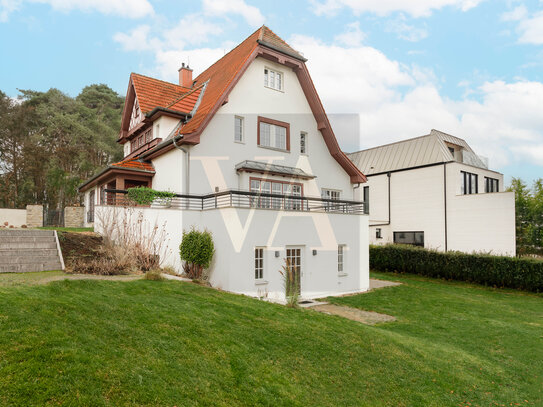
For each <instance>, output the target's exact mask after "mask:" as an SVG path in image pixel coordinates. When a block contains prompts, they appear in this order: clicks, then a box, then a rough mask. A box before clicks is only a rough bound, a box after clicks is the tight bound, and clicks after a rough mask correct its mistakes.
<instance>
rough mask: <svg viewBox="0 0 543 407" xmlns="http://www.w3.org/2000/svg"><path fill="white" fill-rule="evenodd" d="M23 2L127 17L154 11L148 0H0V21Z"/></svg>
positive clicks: (136, 16)
mask: <svg viewBox="0 0 543 407" xmlns="http://www.w3.org/2000/svg"><path fill="white" fill-rule="evenodd" d="M23 2H28V3H41V4H48V5H50V6H51V7H52V8H53V9H54V10H59V11H64V12H69V11H72V10H81V11H85V12H91V11H96V12H99V13H102V14H106V15H117V16H121V17H127V18H141V17H145V16H148V15H151V14H153V12H154V11H153V6H151V3H149V1H148V0H84V1H82V0H0V21H4V22H5V21H7V19H8V16H9V14H10V13H12V12H13V11H15V10H17V9H19V8H20V6H21V5H22V4H23Z"/></svg>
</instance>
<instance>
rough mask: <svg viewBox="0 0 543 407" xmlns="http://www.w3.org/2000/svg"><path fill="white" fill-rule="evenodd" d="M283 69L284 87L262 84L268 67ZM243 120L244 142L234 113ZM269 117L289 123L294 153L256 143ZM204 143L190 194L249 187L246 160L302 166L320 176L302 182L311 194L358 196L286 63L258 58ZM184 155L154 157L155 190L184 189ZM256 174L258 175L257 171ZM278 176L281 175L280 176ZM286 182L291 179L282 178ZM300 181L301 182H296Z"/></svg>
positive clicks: (194, 158) (195, 156) (195, 152)
mask: <svg viewBox="0 0 543 407" xmlns="http://www.w3.org/2000/svg"><path fill="white" fill-rule="evenodd" d="M265 66H266V67H270V68H272V69H276V70H279V71H282V72H283V73H284V84H285V86H284V91H283V92H281V91H277V90H274V89H269V88H266V87H264V86H263V72H264V67H265ZM236 115H237V116H242V117H243V118H244V131H245V140H244V142H243V143H237V142H235V141H234V117H235V116H236ZM258 116H263V117H267V118H270V119H274V120H279V121H283V122H287V123H289V124H290V151H289V152H285V151H277V150H273V149H269V148H263V147H260V146H258V145H257V118H258ZM302 131H303V132H306V133H307V150H308V153H307V154H306V155H303V154H300V133H301V132H302ZM200 140H201V141H200V144H198V145H196V146H193V147H190V151H191V152H190V154H191V161H190V192H191V193H193V194H205V193H210V192H213V191H214V190H215V188H216V187H218V188H219V189H220V190H224V189H245V190H248V189H249V183H248V182H249V181H248V177H246V178H244V179H243V180H241V179H240V177H241V176H238V175H237V173H236V171H235V168H234V167H235V165H236V164H237V163H239V162H242V161H244V160H255V161H264V162H269V163H273V164H280V165H287V166H291V167H298V168H301V169H303V170H304V171H306V172H307V173H309V174H313V175H316V176H317V178H315V179H314V180H311V181H303V182H302V183H303V184H304V194H305V195H306V196H320V194H321V192H320V191H321V189H322V188H331V189H339V190H341V191H342V198H344V199H353V186H352V185H351V183H350V179H349V176H348V175H347V173H346V172H345V171H344V170H343V168H342V167H341V166H340V165H339V164H338V163H337V161H336V160H335V159H334V158H333V157H332V156H331V155H330V152H329V150H328V148H327V147H326V144H325V142H324V139H323V137H322V135H321V133H320V132H319V131H318V130H317V123H316V121H315V118H314V116H313V114H312V112H311V109H310V107H309V104H308V103H307V100H306V98H305V95H304V93H303V90H302V88H301V86H300V84H299V82H298V79H297V77H296V74H295V73H294V72H293V71H292V70H291V69H290V68H287V67H285V66H283V65H279V64H274V63H272V62H270V61H267V60H265V59H263V58H257V59H256V60H255V61H254V62H253V63H252V64H251V65H250V66H249V68H248V69H247V71H246V72H245V74H244V75H243V76H242V78H241V79H240V80H239V82H238V83H237V85H236V86H235V87H234V89H233V90H232V92H231V93H230V95H229V96H228V103H227V104H225V105H224V106H222V107H221V108H220V109H219V111H218V112H217V114H216V115H215V116H214V117H213V119H212V120H211V122H210V123H209V124H208V126H207V127H206V129H205V130H204V132H203V134H202V135H201V139H200ZM182 160H183V153H182V152H180V151H177V150H172V151H170V152H168V153H166V154H164V155H163V156H160V157H158V158H156V159H154V160H153V164H154V165H155V169H156V175H155V176H154V178H153V187H154V188H156V189H163V190H171V191H175V192H180V191H182V177H178V176H177V175H172V174H180V173H181V172H182V171H183V169H184V166H183V162H182ZM253 176H258V175H256V174H253ZM276 178H277V177H276ZM277 179H281V180H283V181H285V180H286V178H283V177H279V178H277ZM297 182H298V181H297Z"/></svg>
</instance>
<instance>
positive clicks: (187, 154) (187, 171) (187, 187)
mask: <svg viewBox="0 0 543 407" xmlns="http://www.w3.org/2000/svg"><path fill="white" fill-rule="evenodd" d="M172 144H173V145H174V147H175V148H177V149H178V150H181V151H182V152H183V153H185V191H184V192H183V193H184V194H185V195H189V194H190V151H189V149H188V148H184V147H182V146H180V145H177V143H176V142H175V137H174V138H173V140H172ZM187 204H188V201H187Z"/></svg>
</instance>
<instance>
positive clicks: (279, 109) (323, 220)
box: [86, 57, 369, 298]
mask: <svg viewBox="0 0 543 407" xmlns="http://www.w3.org/2000/svg"><path fill="white" fill-rule="evenodd" d="M265 69H272V70H274V71H276V72H280V73H282V75H283V76H282V80H283V86H282V90H276V89H272V88H269V87H265V86H264V81H263V74H264V70H265ZM236 117H238V118H241V119H242V129H243V130H242V134H243V139H242V141H241V142H239V141H236V140H235V118H236ZM259 117H260V118H265V119H270V120H273V121H279V122H284V123H288V125H289V133H290V149H289V150H288V151H285V150H279V149H275V148H266V147H262V146H259V145H258V141H257V138H258V121H259ZM159 120H162V122H161V123H160V126H159V130H158V131H157V130H156V126H157V124H158V123H153V126H154V134H160V136H159V137H160V138H162V139H169V138H171V136H172V135H171V133H172V131H173V130H174V129H175V128H176V126H177V124H178V122H179V121H175V120H173V119H171V118H169V117H165V116H163V117H162V118H161V119H159ZM159 120H157V122H158V121H159ZM302 133H303V134H305V141H306V151H305V153H301V150H300V135H301V134H302ZM127 144H128V143H127ZM183 148H184V149H185V150H186V152H184V151H181V150H179V149H175V148H174V149H172V150H170V151H168V152H166V153H164V154H162V155H160V156H158V157H156V158H152V159H151V161H152V165H153V167H154V170H155V174H154V176H153V178H152V187H153V189H156V190H162V191H172V192H175V193H178V194H179V193H181V194H190V195H203V194H211V193H214V192H217V191H227V190H242V191H250V189H251V180H254V179H258V180H261V181H264V182H268V181H271V182H274V181H275V182H276V183H277V184H281V185H283V184H285V185H291V186H292V185H300V186H301V188H302V194H303V196H304V197H316V198H320V197H321V193H322V190H323V189H334V190H338V191H340V199H343V200H350V201H352V200H354V196H355V191H356V189H357V188H359V187H360V185H358V184H352V183H351V180H350V176H349V174H347V172H346V170H344V169H343V168H342V166H341V165H340V164H339V163H338V161H336V159H335V158H334V157H333V156H332V155H331V153H330V151H329V149H328V147H327V145H326V143H325V141H324V138H323V135H322V134H321V132H320V131H319V130H318V125H317V122H316V120H315V117H314V115H313V113H312V110H311V108H310V105H309V103H308V101H307V99H306V96H305V94H304V91H303V89H302V87H301V85H300V82H299V80H298V77H297V75H296V73H295V72H294V71H293V70H292V69H291V68H289V67H287V66H286V65H283V64H278V63H274V62H271V61H270V60H268V59H264V58H262V57H256V59H255V60H254V61H253V62H252V63H251V64H250V65H249V66H248V68H247V69H246V71H245V72H244V74H243V75H242V76H241V78H240V79H239V81H238V82H237V84H236V86H235V87H234V88H233V89H232V91H231V92H230V93H229V94H228V102H227V103H225V104H224V105H223V106H221V107H220V108H219V109H218V111H217V112H216V113H215V114H214V115H213V117H212V119H211V120H210V122H209V123H208V125H207V126H206V127H205V129H204V130H203V132H202V134H201V136H200V143H199V144H196V145H192V146H189V145H183ZM189 156H190V159H189V158H188V157H189ZM187 159H188V160H189V162H188V165H187ZM246 160H251V161H256V162H259V163H266V164H275V165H281V166H286V167H290V168H295V169H297V170H301V171H302V172H303V173H304V174H306V176H303V177H298V176H296V177H291V176H290V175H281V174H273V175H271V174H270V173H269V172H262V173H259V172H258V171H251V172H247V171H237V170H236V165H237V164H239V163H241V162H244V161H246ZM88 196H89V192H88V191H87V193H86V204H87V205H88ZM97 203H98V201H97ZM321 209H322V208H321ZM96 211H97V213H96V217H95V223H94V226H95V231H97V232H99V233H100V232H101V231H103V230H104V224H103V223H104V219H108V218H109V217H110V216H111V213H113V212H115V213H117V214H118V215H116V216H130V217H133V216H139V215H138V214H141V216H143V219H144V222H145V223H146V225H147V227H153V225H157V226H159V227H164V228H165V229H166V231H167V233H168V238H167V239H166V242H167V248H166V250H165V252H164V253H162V256H161V264H162V265H163V266H171V267H174V268H175V270H177V271H178V272H179V273H181V272H182V263H181V260H180V258H179V244H180V241H181V237H182V232H183V230H189V229H190V228H191V227H193V226H194V227H195V228H197V229H199V230H203V229H208V230H209V231H211V233H212V235H213V240H214V244H215V248H216V253H215V256H214V260H213V264H212V266H211V268H210V270H209V272H210V276H209V281H210V283H211V284H212V285H213V286H214V287H217V288H220V289H224V290H228V291H232V292H236V293H243V294H247V295H251V296H258V297H273V298H283V297H284V287H283V280H282V277H281V274H280V272H279V271H280V270H281V266H282V265H284V264H285V257H286V253H287V250H290V249H292V248H299V249H300V254H301V281H300V291H301V296H302V297H303V298H317V297H322V296H325V295H334V294H344V293H354V292H360V291H365V290H367V289H368V288H369V259H368V245H369V243H368V223H369V217H368V215H365V214H354V213H332V212H326V211H324V210H321V211H318V210H317V211H301V210H282V209H271V208H268V209H265V208H258V207H253V208H236V207H228V208H220V209H209V210H197V209H196V208H192V209H190V210H187V209H181V208H176V209H173V208H160V209H158V208H156V209H155V208H145V209H141V208H138V209H134V208H121V207H114V206H99V205H98V206H97V209H96ZM259 248H263V249H264V250H263V260H264V261H263V264H264V267H263V268H264V270H263V277H262V278H255V277H256V276H255V249H259ZM338 251H341V252H342V253H343V255H342V256H341V257H342V259H341V261H340V260H339V257H340V256H339V255H338Z"/></svg>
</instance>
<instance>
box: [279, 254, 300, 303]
mask: <svg viewBox="0 0 543 407" xmlns="http://www.w3.org/2000/svg"><path fill="white" fill-rule="evenodd" d="M282 269H283V270H279V273H280V274H281V276H283V286H284V287H285V298H286V300H287V307H291V308H295V307H297V306H298V285H297V283H296V275H295V274H294V270H293V269H292V266H291V264H290V261H289V260H288V259H285V265H284V266H282Z"/></svg>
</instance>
